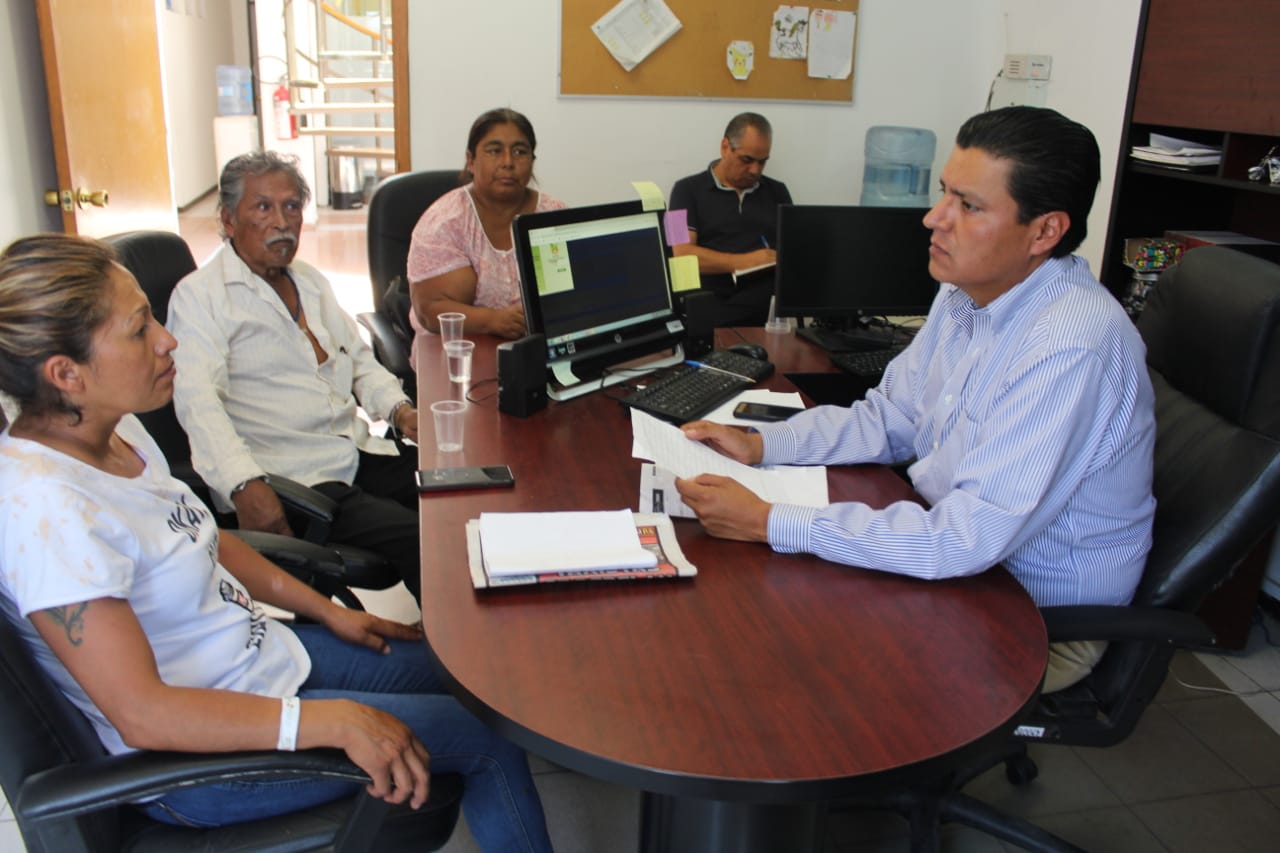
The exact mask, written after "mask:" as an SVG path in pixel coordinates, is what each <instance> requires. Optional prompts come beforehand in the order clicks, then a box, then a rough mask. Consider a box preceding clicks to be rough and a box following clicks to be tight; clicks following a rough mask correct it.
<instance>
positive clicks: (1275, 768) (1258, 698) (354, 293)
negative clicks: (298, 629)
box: [0, 199, 1280, 853]
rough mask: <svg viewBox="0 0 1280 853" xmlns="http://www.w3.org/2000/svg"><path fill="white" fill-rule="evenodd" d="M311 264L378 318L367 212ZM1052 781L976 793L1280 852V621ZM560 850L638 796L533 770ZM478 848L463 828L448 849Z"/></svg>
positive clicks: (848, 847) (595, 839)
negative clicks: (367, 255)
mask: <svg viewBox="0 0 1280 853" xmlns="http://www.w3.org/2000/svg"><path fill="white" fill-rule="evenodd" d="M212 211H213V206H212V201H211V200H209V199H206V200H204V201H202V202H200V203H198V204H197V205H196V206H195V207H194V208H193V209H192V210H190V211H187V212H186V213H185V214H184V216H183V217H182V220H183V226H182V227H183V236H185V237H186V238H187V240H188V242H189V243H190V244H191V246H192V251H193V253H194V254H195V256H196V259H197V260H198V261H203V260H204V259H205V258H207V257H208V255H209V253H210V252H212V251H213V249H214V248H216V246H217V243H218V238H217V235H216V228H215V227H214V225H213V212H212ZM300 256H301V257H302V258H304V259H305V260H308V261H310V262H311V263H313V264H315V265H316V266H317V267H319V268H320V269H322V270H324V271H325V272H326V274H327V275H328V276H329V278H330V280H331V281H332V282H333V284H334V287H335V290H336V291H337V292H338V298H339V300H340V301H341V302H342V303H343V305H344V307H346V308H347V310H348V311H351V312H352V313H355V312H359V311H366V310H369V304H370V302H369V300H370V297H369V286H368V281H367V277H366V276H367V267H366V262H365V259H364V218H363V214H362V212H360V211H328V210H327V209H324V210H322V215H321V217H320V223H319V225H317V226H308V227H307V228H306V229H305V230H304V232H303V237H302V245H301V248H300ZM366 605H367V606H368V607H369V608H370V609H371V610H374V611H376V612H380V613H383V614H385V615H388V616H392V617H393V618H402V619H412V618H415V617H416V608H415V605H414V603H413V600H412V599H411V598H410V597H409V596H408V594H407V593H406V592H405V591H404V588H403V587H398V588H396V589H393V590H388V591H387V592H384V593H378V594H376V595H375V596H373V597H370V598H368V599H366ZM1032 756H1033V757H1034V758H1035V759H1036V761H1037V763H1038V764H1039V767H1040V776H1039V778H1038V779H1036V781H1035V782H1033V783H1032V784H1031V785H1029V786H1027V787H1025V788H1021V789H1019V788H1014V787H1013V786H1011V785H1010V784H1009V783H1008V782H1006V781H1005V779H1004V774H1003V772H1002V770H1000V769H999V768H997V769H996V770H994V771H992V772H991V773H989V774H988V775H986V776H984V777H982V778H980V779H978V780H976V781H975V782H974V784H973V785H971V786H970V788H969V789H968V790H969V792H970V793H972V794H974V795H975V796H977V797H978V798H979V799H981V800H983V801H985V802H988V803H990V804H992V805H994V806H996V807H998V808H1001V809H1003V810H1005V811H1008V812H1011V813H1014V814H1018V815H1022V816H1025V817H1028V818H1030V819H1031V820H1033V821H1034V822H1035V823H1037V824H1039V825H1041V826H1043V827H1045V828H1046V829H1049V830H1050V831H1052V832H1056V833H1058V834H1060V835H1062V836H1063V837H1064V838H1066V839H1068V840H1069V841H1071V842H1072V843H1074V844H1076V845H1078V846H1080V847H1083V848H1085V849H1086V850H1090V851H1097V853H1111V851H1114V853H1146V852H1147V851H1151V853H1158V852H1159V851H1163V853H1184V852H1185V853H1191V851H1233V853H1252V851H1258V853H1263V851H1272V850H1276V849H1280V621H1278V620H1277V619H1275V618H1274V617H1272V616H1263V615H1262V613H1261V611H1259V616H1258V621H1257V623H1256V624H1255V625H1254V627H1253V632H1252V634H1251V636H1250V642H1249V645H1248V647H1247V648H1246V649H1245V650H1244V651H1243V652H1241V653H1225V654H1207V653H1200V654H1190V653H1182V654H1180V655H1179V656H1178V657H1177V658H1176V660H1175V665H1174V669H1173V672H1172V674H1171V676H1170V678H1169V680H1168V681H1167V682H1166V684H1165V686H1164V688H1163V690H1162V691H1161V693H1160V696H1159V697H1158V699H1157V701H1156V703H1155V704H1154V705H1153V706H1152V707H1151V708H1150V709H1148V712H1147V713H1146V715H1145V716H1144V718H1143V720H1142V722H1141V723H1140V724H1139V726H1138V729H1137V731H1135V732H1134V734H1133V735H1132V736H1131V737H1130V738H1129V739H1128V740H1126V741H1125V742H1124V743H1122V744H1120V745H1118V746H1115V747H1111V748H1109V749H1076V748H1063V747H1059V748H1052V747H1040V748H1037V749H1033V751H1032ZM532 766H533V768H534V773H535V778H536V780H537V784H538V789H539V791H540V792H541V794H542V799H543V804H544V806H545V808H546V812H547V821H548V824H549V825H550V827H551V832H552V839H553V841H554V842H555V847H556V850H557V851H559V853H614V851H628V850H634V849H635V848H636V836H637V828H638V826H639V814H640V808H639V795H638V794H637V793H635V792H634V791H630V790H627V789H624V788H618V787H616V786H613V785H607V784H604V783H602V782H598V781H596V780H594V779H590V778H588V777H585V776H582V775H579V774H577V773H574V772H571V771H567V770H563V769H561V768H558V767H555V766H553V765H551V764H548V763H547V762H545V761H541V760H540V759H537V758H536V757H535V758H534V759H533V760H532ZM906 848H907V842H906V824H905V822H904V821H902V820H901V819H899V818H897V817H896V816H893V815H890V814H883V813H875V814H869V813H850V812H845V813H839V814H833V815H831V816H830V817H829V819H828V821H827V843H826V850H827V853H873V852H874V851H903V850H905V849H906ZM23 849H24V848H23V845H22V839H21V836H20V835H19V833H18V830H17V824H16V823H14V821H13V817H12V814H11V813H10V812H9V808H8V804H7V803H4V802H3V801H0V853H21V851H23ZM477 849H478V848H477V847H476V846H475V842H474V841H473V840H472V838H471V835H470V833H469V832H468V831H467V829H466V826H465V823H464V824H460V825H459V828H458V831H457V832H456V833H455V834H454V837H453V839H452V840H451V841H450V842H449V844H448V845H447V846H446V847H445V851H446V853H472V852H473V851H476V850H477ZM1011 849H1016V848H1012V847H1009V846H1007V845H1004V844H1002V843H1000V842H998V841H995V840H993V839H991V838H988V837H986V836H983V835H981V834H979V833H977V832H974V831H971V830H968V829H964V828H959V829H955V828H949V829H948V830H947V831H946V836H945V839H944V850H946V851H947V853H960V851H964V853H969V851H972V853H1002V851H1005V850H1011Z"/></svg>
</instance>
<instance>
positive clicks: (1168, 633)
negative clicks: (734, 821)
mask: <svg viewBox="0 0 1280 853" xmlns="http://www.w3.org/2000/svg"><path fill="white" fill-rule="evenodd" d="M1138 329H1139V331H1140V332H1141V334H1142V337H1143V340H1144V341H1145V342H1146V344H1147V367H1148V369H1149V371H1150V374H1151V380H1152V384H1153V385H1154V387H1155V394H1156V446H1155V478H1154V483H1153V491H1154V493H1155V497H1156V516H1155V526H1154V531H1153V544H1152V549H1151V554H1150V556H1149V557H1148V558H1147V565H1146V568H1145V570H1144V571H1143V576H1142V581H1141V584H1140V585H1139V587H1138V590H1137V593H1136V595H1135V596H1134V599H1133V603H1132V604H1131V605H1129V606H1127V607H1102V606H1080V607H1048V608H1045V609H1044V610H1043V611H1042V612H1043V614H1044V617H1045V623H1046V625H1047V627H1048V632H1049V639H1050V641H1051V642H1059V641H1071V640H1108V641H1110V642H1111V645H1110V646H1109V647H1108V649H1107V652H1106V654H1104V655H1103V657H1102V659H1101V660H1100V661H1099V663H1098V666H1097V667H1096V668H1095V669H1094V671H1093V672H1092V673H1091V674H1090V675H1089V676H1088V677H1087V678H1085V679H1084V680H1083V681H1081V682H1079V683H1078V684H1076V685H1073V686H1072V687H1069V688H1067V689H1066V690H1063V691H1060V692H1057V693H1053V694H1048V695H1045V696H1042V697H1041V699H1040V702H1039V703H1038V706H1037V707H1036V708H1035V709H1034V711H1033V712H1032V714H1031V717H1030V718H1029V719H1027V720H1025V721H1024V722H1023V725H1022V727H1021V728H1019V729H1018V732H1017V735H1016V736H1017V738H1018V740H1016V741H1015V742H1013V743H1011V744H1010V745H1009V747H1008V749H1007V750H1005V751H1004V752H1001V753H999V754H996V755H992V756H989V757H988V760H986V761H984V762H981V763H979V764H978V765H976V766H974V767H971V768H968V769H967V770H966V771H964V772H961V773H958V774H956V775H955V776H954V777H952V778H950V779H946V780H941V781H940V782H939V781H937V780H935V782H934V784H933V785H931V786H929V787H927V788H924V789H917V790H913V791H905V792H898V793H896V794H894V795H893V796H892V797H891V798H890V799H891V805H892V806H893V807H894V808H896V809H898V810H899V811H900V812H901V813H903V814H904V815H906V816H908V818H909V819H910V820H911V821H912V835H913V838H912V849H913V850H917V851H927V850H935V849H937V848H936V844H937V835H936V833H937V829H938V824H939V823H941V822H946V821H954V822H958V823H964V824H967V825H969V826H972V827H975V828H977V829H980V830H982V831H983V832H987V833H989V834H991V835H995V836H997V837H999V838H1003V839H1005V840H1007V841H1010V842H1012V843H1015V844H1018V845H1021V846H1024V847H1026V848H1028V849H1037V850H1075V849H1076V848H1075V847H1073V846H1072V845H1070V844H1068V843H1067V842H1065V841H1062V840H1061V839H1059V838H1056V837H1054V836H1052V835H1050V834H1049V833H1047V832H1045V831H1044V830H1042V829H1040V828H1039V827H1036V826H1034V825H1032V824H1031V823H1029V822H1027V821H1023V820H1021V819H1018V818H1014V817H1011V816H1009V815H1005V814H1002V813H1000V812H997V811H996V810H995V809H992V808H990V807H989V806H987V805H985V804H983V803H980V802H978V801H977V800H975V799H973V798H971V797H967V796H966V795H964V794H963V793H960V789H961V788H962V787H963V786H964V784H966V783H967V782H968V781H970V780H971V779H973V778H975V777H976V776H977V775H979V774H981V773H982V772H984V771H986V770H987V769H990V768H991V767H994V766H997V765H998V764H1000V763H1001V762H1003V763H1005V769H1006V774H1007V775H1008V777H1009V779H1010V781H1011V782H1014V783H1015V784H1026V783H1029V782H1030V781H1031V780H1033V779H1034V778H1035V776H1036V773H1037V769H1036V766H1035V763H1034V762H1033V761H1032V760H1031V758H1030V757H1028V755H1027V744H1028V743H1029V742H1035V743H1047V744H1066V745H1071V746H1110V745H1113V744H1115V743H1118V742H1120V741H1122V740H1124V739H1125V738H1126V737H1128V736H1129V734H1130V733H1131V732H1132V731H1133V729H1134V728H1135V726H1137V724H1138V721H1139V720H1140V719H1141V717H1142V714H1143V712H1144V711H1145V710H1146V708H1147V706H1148V705H1149V704H1150V703H1151V701H1152V699H1153V698H1154V697H1155V695H1156V692H1157V691H1158V690H1159V689H1160V685H1161V684H1162V683H1163V682H1164V679H1165V676H1166V675H1167V673H1168V669H1169V663H1170V660H1171V658H1172V657H1173V654H1174V652H1175V651H1176V650H1177V649H1179V648H1187V647H1192V648H1194V647H1203V646H1208V645H1212V643H1213V642H1214V634H1213V632H1212V631H1211V630H1210V629H1209V628H1208V627H1207V626H1206V625H1205V624H1204V622H1203V621H1202V620H1201V619H1200V618H1199V617H1197V616H1196V615H1195V611H1196V610H1197V609H1198V608H1199V606H1200V604H1201V603H1202V602H1203V601H1204V599H1205V598H1206V597H1207V596H1208V595H1209V593H1210V592H1212V591H1213V590H1214V589H1215V588H1217V587H1218V586H1219V585H1220V584H1222V583H1223V582H1224V581H1225V580H1227V579H1228V578H1229V577H1230V576H1231V574H1232V573H1233V572H1234V571H1235V569H1236V567H1237V566H1238V565H1240V563H1241V562H1242V561H1243V560H1244V559H1245V558H1246V557H1248V556H1249V555H1250V554H1251V553H1252V552H1253V551H1254V549H1256V548H1258V547H1260V546H1263V545H1265V542H1266V541H1267V540H1268V537H1269V536H1270V535H1271V533H1272V531H1273V530H1274V528H1275V526H1276V523H1277V520H1280V266H1277V265H1275V264H1272V263H1268V262H1267V261H1263V260H1260V259H1258V258H1255V257H1251V256H1249V255H1245V254H1242V253H1240V252H1236V251H1233V250H1230V249H1223V248H1218V247H1202V248H1199V249H1195V250H1194V251H1191V252H1188V253H1187V255H1186V257H1185V258H1184V260H1183V261H1182V263H1180V264H1179V265H1178V266H1176V267H1174V268H1172V269H1170V270H1168V271H1166V272H1165V273H1164V274H1163V275H1162V276H1161V277H1160V279H1159V281H1158V282H1157V284H1156V286H1155V288H1154V290H1153V291H1152V295H1151V296H1150V297H1149V300H1148V303H1147V306H1146V309H1145V310H1144V312H1143V314H1142V316H1141V317H1140V318H1139V320H1138ZM863 804H864V805H866V803H863ZM883 804H884V803H883V801H881V802H880V805H883Z"/></svg>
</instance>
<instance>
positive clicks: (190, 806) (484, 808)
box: [144, 625, 551, 853]
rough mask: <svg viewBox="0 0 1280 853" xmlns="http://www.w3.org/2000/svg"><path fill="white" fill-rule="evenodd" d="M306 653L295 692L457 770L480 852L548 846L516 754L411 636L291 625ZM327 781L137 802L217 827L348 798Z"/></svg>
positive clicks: (435, 765) (211, 789) (217, 788)
mask: <svg viewBox="0 0 1280 853" xmlns="http://www.w3.org/2000/svg"><path fill="white" fill-rule="evenodd" d="M293 631H294V633H295V634H297V635H298V639H300V640H301V641H302V644H303V646H305V647H306V650H307V654H308V655H309V656H310V657H311V675H310V676H309V677H308V678H307V680H306V682H305V683H304V684H303V685H302V687H301V688H300V689H299V690H298V696H299V697H301V698H302V699H350V700H353V701H356V702H361V703H363V704H366V705H370V706H372V707H375V708H378V709H379V710H382V711H385V712H387V713H388V714H391V715H392V716H394V717H396V718H398V719H399V720H401V721H402V722H404V723H405V724H406V725H407V726H409V728H411V729H412V730H413V732H414V734H416V735H417V736H418V739H419V740H421V741H422V742H423V743H424V744H425V745H426V747H427V751H428V752H429V753H430V754H431V772H432V773H460V774H462V775H463V777H464V780H465V782H464V791H463V795H462V810H463V812H464V813H465V814H466V817H467V826H468V827H469V828H470V829H471V833H472V835H474V836H475V839H476V841H477V842H478V843H479V845H480V847H481V848H482V849H483V850H486V851H494V853H496V851H548V853H549V851H550V850H551V841H550V839H549V838H548V837H547V827H546V821H545V819H544V818H543V815H542V803H541V802H540V801H539V799H538V792H537V789H536V788H534V786H533V778H532V777H531V776H530V775H529V764H528V762H527V761H526V759H525V754H524V752H523V751H522V750H520V749H519V748H518V747H516V746H515V745H514V744H512V743H510V742H508V741H506V740H504V739H503V738H501V737H499V736H498V735H497V734H495V733H494V732H493V731H491V730H490V729H489V728H488V727H487V726H485V725H484V724H483V723H481V722H480V721H479V720H477V719H476V718H475V717H473V716H472V715H471V714H470V713H468V712H467V711H466V709H464V708H463V707H462V706H461V705H459V704H458V702H457V700H456V699H454V698H453V697H452V696H449V695H447V694H445V691H444V687H443V686H442V685H441V683H440V680H439V678H438V677H437V676H436V674H435V672H434V671H433V670H432V668H431V665H430V664H429V663H427V656H426V653H425V652H424V651H423V649H422V647H421V645H420V644H418V643H413V642H403V641H395V640H393V641H392V642H391V647H392V651H391V654H390V655H380V654H378V653H376V652H374V651H372V650H370V649H367V648H364V647H359V646H353V645H350V644H349V643H345V642H343V641H342V640H339V639H338V638H337V637H334V636H333V635H332V634H331V633H329V631H328V629H326V628H324V627H322V626H319V625H298V626H294V627H293ZM362 787H363V786H362V785H360V784H358V783H352V782H341V781H336V780H309V779H280V780H274V781H273V780H266V781H264V780H255V781H246V782H229V783H223V784H217V785H205V786H202V787H199V788H193V789H189V790H182V791H176V792H174V793H171V794H167V795H165V796H164V797H163V798H161V799H160V800H157V801H154V802H152V803H149V804H147V805H146V806H145V807H144V810H145V811H146V812H147V813H148V814H149V815H150V816H151V817H153V818H155V819H157V820H162V821H165V822H166V823H185V824H188V825H192V826H220V825H224V824H228V823H237V822H240V821H246V820H256V819H258V818H263V817H270V816H273V815H278V814H285V813H287V812H291V811H297V810H299V809H304V808H308V807H310V806H314V805H319V804H320V803H326V802H330V801H332V800H336V799H339V798H341V797H349V796H353V795H354V794H355V793H356V792H357V791H359V790H360V789H361V788H362Z"/></svg>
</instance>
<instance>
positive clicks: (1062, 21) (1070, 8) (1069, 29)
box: [408, 0, 1140, 269]
mask: <svg viewBox="0 0 1280 853" xmlns="http://www.w3.org/2000/svg"><path fill="white" fill-rule="evenodd" d="M731 5H732V4H728V3H727V4H726V7H727V8H728V7H729V6H731ZM1139 7H1140V0H1077V2H1073V3H1069V4H1064V3H1061V2H1057V0H969V2H965V3H954V2H946V0H862V1H861V3H860V12H859V15H858V33H857V59H856V66H855V85H854V102H853V104H852V105H850V104H842V105H839V104H837V105H830V104H800V103H790V102H781V101H738V100H734V101H726V100H710V99H686V98H606V97H592V98H584V97H570V98H566V97H561V96H560V95H559V83H558V69H559V42H560V12H559V10H560V3H559V0H522V2H520V3H512V2H509V0H436V2H434V3H432V4H431V10H430V13H429V14H425V13H420V12H419V11H418V7H417V6H416V5H411V6H410V11H409V40H408V41H409V44H408V48H409V51H410V59H409V78H410V86H409V91H410V97H411V99H412V118H411V128H410V139H411V147H412V165H413V168H414V169H439V168H453V167H458V168H460V167H461V166H462V163H463V151H464V149H465V144H466V134H467V129H468V128H469V127H470V125H471V122H472V121H473V120H474V119H475V117H476V116H477V115H479V114H480V113H481V112H483V111H484V110H486V109H489V108H490V107H495V106H510V107H513V108H514V109H517V110H520V111H521V112H523V113H525V114H526V115H527V116H529V118H530V120H531V121H532V122H533V124H534V128H535V129H536V130H537V132H538V164H537V168H536V170H535V171H536V174H537V176H538V179H539V184H540V186H542V187H543V188H544V189H546V190H547V191H548V192H549V193H551V194H552V195H555V196H558V197H560V198H562V199H564V200H565V201H566V202H568V203H570V204H575V205H576V204H591V203H599V202H605V201H617V200H621V199H626V198H630V197H632V195H633V190H632V189H631V186H630V182H631V181H633V180H640V179H644V180H652V181H656V182H657V183H658V185H659V186H661V187H663V189H664V190H666V191H670V188H671V185H672V183H674V182H675V181H676V179H678V178H680V177H682V176H684V175H687V174H690V173H691V172H694V171H696V170H697V169H699V168H702V167H703V166H704V165H705V164H706V163H707V162H708V161H710V160H711V159H713V158H714V157H715V156H716V155H717V152H718V146H719V142H720V137H721V134H722V132H723V130H724V125H725V123H726V122H727V121H728V119H729V118H730V117H732V116H733V115H734V114H735V113H737V112H740V111H742V110H746V109H753V110H757V111H759V112H761V113H764V114H765V115H766V116H768V118H769V120H770V121H771V122H772V123H773V126H774V142H773V155H772V158H771V159H770V161H769V174H770V175H772V176H774V177H776V178H779V179H781V180H783V181H785V182H786V183H787V185H788V187H789V188H790V189H791V193H792V195H793V196H794V197H795V199H796V200H797V201H798V202H801V203H809V204H821V203H828V204H857V202H858V199H859V196H860V195H861V191H862V165H863V140H864V137H865V135H866V131H867V128H868V127H871V126H872V125H878V124H896V125H908V126H914V127H927V128H930V129H932V130H933V131H934V132H935V133H936V134H937V136H938V149H939V150H938V158H937V160H936V162H935V167H934V178H935V182H936V178H937V174H938V171H939V169H940V168H941V165H942V163H943V162H945V159H946V157H947V155H948V153H949V151H950V147H951V146H950V140H952V139H954V137H955V132H956V129H957V128H958V127H959V125H960V123H961V122H963V121H964V119H966V118H968V117H969V116H970V115H972V114H974V113H976V112H978V111H980V110H981V109H982V108H983V106H984V105H985V103H986V99H987V91H988V88H989V87H990V84H991V80H992V78H993V77H994V75H995V73H996V71H997V70H998V69H999V68H1000V67H1001V63H1002V61H1003V57H1004V54H1005V53H1006V52H1026V53H1032V52H1034V53H1048V54H1050V55H1051V56H1053V60H1054V64H1053V80H1052V82H1051V83H1050V85H1049V90H1048V102H1047V105H1048V106H1050V107H1053V108H1055V109H1059V110H1061V111H1062V112H1064V113H1066V114H1067V115H1069V116H1071V117H1072V118H1074V119H1076V120H1078V121H1081V122H1083V123H1084V124H1086V125H1088V126H1089V127H1090V128H1092V129H1093V131H1094V133H1095V134H1096V135H1097V136H1098V140H1099V144H1100V146H1101V147H1102V149H1103V166H1104V170H1105V172H1106V175H1105V177H1104V181H1103V187H1102V189H1101V191H1100V192H1099V198H1098V201H1097V202H1096V203H1095V208H1094V214H1093V216H1092V217H1091V219H1090V239H1089V241H1088V242H1087V243H1086V244H1085V247H1084V254H1085V255H1086V257H1089V259H1090V261H1091V263H1092V264H1093V265H1094V267H1095V269H1096V268H1097V267H1098V259H1099V257H1100V254H1101V246H1102V240H1103V238H1104V236H1105V235H1104V232H1105V228H1106V217H1107V210H1108V208H1109V206H1110V204H1109V198H1110V188H1111V186H1112V177H1111V172H1112V170H1113V167H1114V161H1115V149H1116V147H1117V146H1118V144H1119V138H1120V124H1121V121H1122V119H1123V114H1124V101H1125V96H1126V93H1127V91H1128V78H1129V70H1130V65H1131V60H1132V55H1133V38H1134V33H1135V30H1136V25H1137V16H1138V10H1139ZM677 11H678V9H677ZM442 21H447V22H448V25H447V26H445V25H442V23H441V22H442ZM1006 34H1007V37H1006ZM582 37H583V38H593V36H592V35H591V34H590V33H584V34H583V36H582Z"/></svg>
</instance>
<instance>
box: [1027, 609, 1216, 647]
mask: <svg viewBox="0 0 1280 853" xmlns="http://www.w3.org/2000/svg"><path fill="white" fill-rule="evenodd" d="M1040 614H1041V615H1042V616H1043V617H1044V624H1045V627H1046V628H1047V629H1048V632H1049V642H1051V643H1060V642H1070V641H1075V640H1146V641H1155V642H1166V643H1172V644H1173V645H1175V646H1179V647H1183V646H1211V645H1213V644H1214V641H1215V639H1216V638H1215V635H1214V633H1213V631H1211V630H1209V626H1208V625H1206V624H1205V623H1204V622H1203V620H1201V619H1200V617H1199V616H1196V615H1195V614H1194V613H1186V612H1184V611H1181V610H1166V609H1164V608H1161V607H1131V606H1127V605H1125V606H1110V605H1101V604H1078V605H1071V606H1065V607H1042V608H1041V609H1040Z"/></svg>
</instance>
